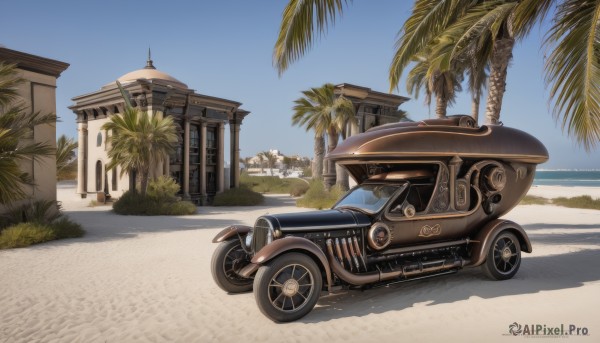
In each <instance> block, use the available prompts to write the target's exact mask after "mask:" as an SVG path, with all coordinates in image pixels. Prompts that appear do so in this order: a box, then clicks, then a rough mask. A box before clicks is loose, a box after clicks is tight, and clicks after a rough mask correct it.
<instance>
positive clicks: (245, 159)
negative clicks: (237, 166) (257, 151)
mask: <svg viewBox="0 0 600 343" xmlns="http://www.w3.org/2000/svg"><path fill="white" fill-rule="evenodd" d="M251 161H252V157H242V163H243V164H244V166H245V167H246V172H248V169H250V162H251Z"/></svg>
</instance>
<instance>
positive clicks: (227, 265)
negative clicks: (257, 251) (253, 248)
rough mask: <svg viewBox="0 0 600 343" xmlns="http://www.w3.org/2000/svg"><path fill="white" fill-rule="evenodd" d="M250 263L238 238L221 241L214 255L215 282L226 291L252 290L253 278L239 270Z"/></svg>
mask: <svg viewBox="0 0 600 343" xmlns="http://www.w3.org/2000/svg"><path fill="white" fill-rule="evenodd" d="M248 263H250V257H249V256H248V255H247V254H246V252H245V251H244V249H242V245H241V243H240V241H239V240H238V239H233V240H229V241H225V242H221V243H219V246H217V249H215V252H214V253H213V256H212V261H211V272H212V276H213V279H214V280H215V283H216V284H217V285H218V286H219V287H220V288H221V289H222V290H224V291H225V292H229V293H242V292H248V291H250V290H252V282H253V280H252V279H246V278H244V277H242V276H241V275H239V274H238V272H239V271H240V270H241V269H242V268H244V267H245V266H246V265H248Z"/></svg>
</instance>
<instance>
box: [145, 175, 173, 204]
mask: <svg viewBox="0 0 600 343" xmlns="http://www.w3.org/2000/svg"><path fill="white" fill-rule="evenodd" d="M177 192H179V185H178V184H177V182H176V181H175V179H173V178H172V177H170V176H166V175H161V176H160V177H158V178H157V179H154V180H152V181H150V182H149V183H148V190H147V192H146V194H147V195H148V196H149V197H151V198H154V199H157V200H163V201H171V202H174V201H175V200H176V199H177V198H176V196H175V194H177Z"/></svg>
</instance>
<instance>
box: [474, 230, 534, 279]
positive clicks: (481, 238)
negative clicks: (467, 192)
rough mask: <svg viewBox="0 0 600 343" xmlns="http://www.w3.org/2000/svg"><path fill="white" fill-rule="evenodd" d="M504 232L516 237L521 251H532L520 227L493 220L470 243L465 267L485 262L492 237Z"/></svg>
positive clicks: (527, 238) (525, 234)
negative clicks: (469, 252)
mask: <svg viewBox="0 0 600 343" xmlns="http://www.w3.org/2000/svg"><path fill="white" fill-rule="evenodd" d="M504 230H508V231H510V232H512V233H513V234H514V235H515V236H517V239H519V243H521V251H524V252H527V253H530V252H532V251H533V249H532V247H531V242H530V241H529V237H528V236H527V233H526V232H525V230H524V229H523V228H522V227H521V225H519V224H517V223H515V222H513V221H510V220H503V219H495V220H492V221H491V222H489V223H487V224H486V225H485V226H484V227H483V228H482V229H481V230H479V232H478V233H477V235H476V236H475V238H474V239H473V240H472V241H471V244H472V247H471V261H470V262H469V263H468V264H467V266H469V267H477V266H480V265H482V264H483V263H484V262H485V259H486V257H487V253H488V251H489V250H490V247H491V245H492V241H493V240H494V237H496V235H497V234H498V233H500V232H501V231H504Z"/></svg>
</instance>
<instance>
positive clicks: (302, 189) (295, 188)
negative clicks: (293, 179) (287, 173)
mask: <svg viewBox="0 0 600 343" xmlns="http://www.w3.org/2000/svg"><path fill="white" fill-rule="evenodd" d="M308 187H309V184H308V183H306V182H304V181H302V182H297V183H294V184H293V185H292V186H291V187H290V195H291V196H293V197H299V196H301V195H304V194H305V193H306V191H308Z"/></svg>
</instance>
